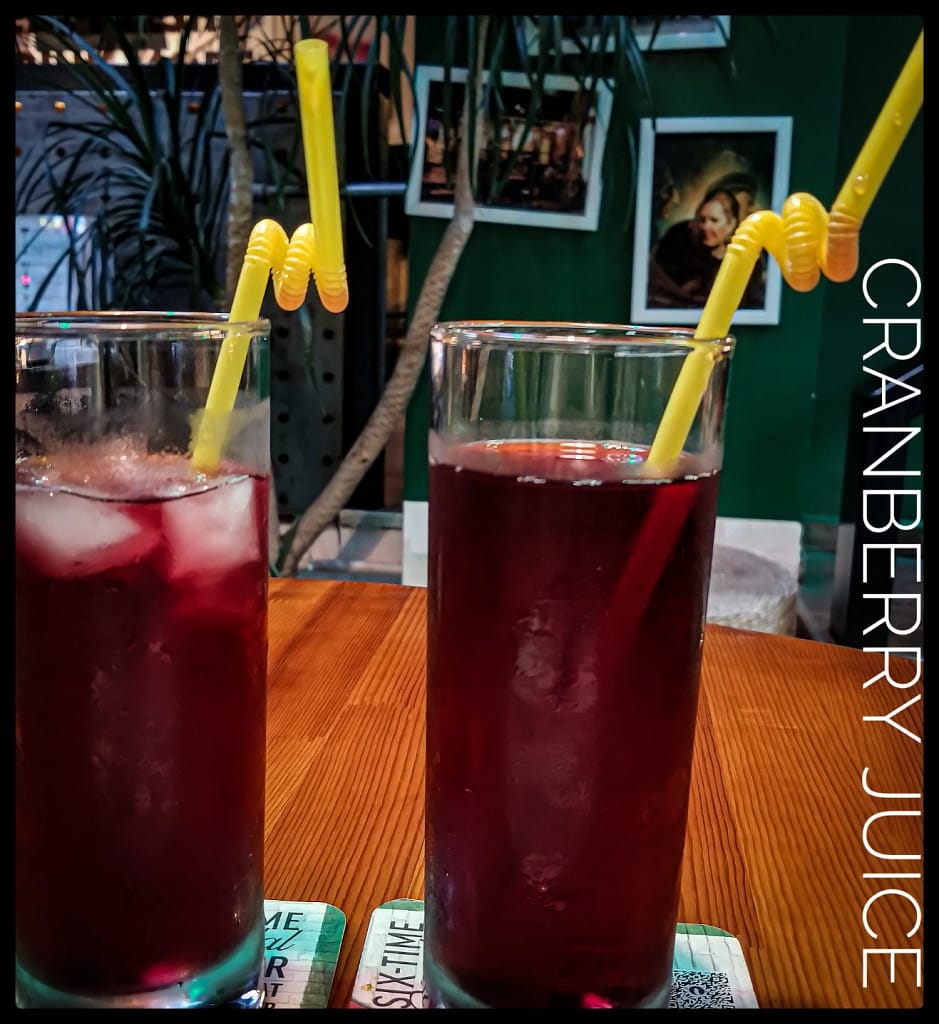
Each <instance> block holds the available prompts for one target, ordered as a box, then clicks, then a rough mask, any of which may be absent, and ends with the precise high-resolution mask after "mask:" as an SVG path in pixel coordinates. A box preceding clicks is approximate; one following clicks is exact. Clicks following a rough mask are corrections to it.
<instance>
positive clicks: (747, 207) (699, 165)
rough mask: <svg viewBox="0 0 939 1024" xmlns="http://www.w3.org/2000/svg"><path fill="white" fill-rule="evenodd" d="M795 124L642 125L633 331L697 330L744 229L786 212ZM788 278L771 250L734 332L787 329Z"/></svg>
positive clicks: (696, 121) (699, 120) (755, 120)
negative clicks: (758, 217)
mask: <svg viewBox="0 0 939 1024" xmlns="http://www.w3.org/2000/svg"><path fill="white" fill-rule="evenodd" d="M791 146H792V118H791V117H723V118H715V117H673V118H656V119H655V120H651V119H644V120H643V121H641V122H640V127H639V179H638V180H639V184H638V188H637V190H636V231H635V243H634V255H633V282H632V311H631V317H632V320H633V322H634V323H640V324H641V323H647V324H691V325H694V324H697V322H698V319H699V317H700V315H701V310H702V309H703V308H704V303H705V301H706V300H707V297H708V295H709V294H710V291H711V286H712V285H713V283H714V278H715V277H716V276H717V271H718V269H719V268H720V261H721V259H722V258H723V256H724V253H725V251H726V245H727V242H729V241H730V239H731V237H732V236H733V233H734V231H736V229H737V226H738V224H740V222H741V221H743V220H744V219H745V218H746V217H747V216H748V215H749V214H751V213H754V212H756V211H757V210H766V209H770V210H775V211H776V212H777V213H778V212H779V211H780V210H781V209H782V204H783V201H784V200H785V199H786V196H787V195H788V191H789V158H790V151H791ZM781 293H782V275H781V274H780V271H779V267H778V266H777V264H776V262H775V260H773V259H772V258H771V257H769V256H768V255H767V253H766V252H765V251H764V252H763V253H762V254H761V256H760V258H759V259H758V260H757V263H756V265H755V266H754V268H753V274H752V276H751V278H750V281H749V283H748V284H747V288H746V290H745V292H744V294H743V298H742V299H741V301H740V304H739V305H738V307H737V312H736V314H735V316H734V319H733V322H734V323H735V324H764V325H772V324H778V323H779V300H780V295H781Z"/></svg>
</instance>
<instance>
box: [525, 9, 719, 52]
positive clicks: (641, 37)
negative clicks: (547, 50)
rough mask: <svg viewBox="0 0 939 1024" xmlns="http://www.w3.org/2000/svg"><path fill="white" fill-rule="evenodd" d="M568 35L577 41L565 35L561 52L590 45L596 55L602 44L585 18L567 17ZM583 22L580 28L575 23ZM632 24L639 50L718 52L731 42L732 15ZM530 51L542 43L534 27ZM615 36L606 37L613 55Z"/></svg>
mask: <svg viewBox="0 0 939 1024" xmlns="http://www.w3.org/2000/svg"><path fill="white" fill-rule="evenodd" d="M564 18H565V21H566V22H567V23H568V26H569V27H568V32H570V31H571V27H572V28H573V31H574V32H576V34H577V36H578V37H579V43H578V40H575V39H572V38H571V37H570V35H566V36H565V37H564V38H563V39H562V40H561V52H562V53H580V52H581V51H582V49H583V48H584V47H586V46H589V47H590V49H591V50H592V51H593V52H594V53H595V52H596V51H597V49H598V48H599V47H600V46H601V45H602V44H601V42H600V38H599V33H597V32H592V31H591V29H590V22H591V21H592V20H593V19H590V18H588V17H587V16H584V17H582V18H577V16H576V15H565V16H564ZM575 18H577V20H578V21H580V22H582V24H583V28H580V27H579V26H578V24H577V21H575ZM629 24H630V27H631V28H632V31H633V35H634V36H635V37H636V43H637V44H638V46H639V49H640V50H652V51H654V52H655V53H658V52H659V51H660V50H715V49H720V48H721V47H724V46H727V44H728V42H729V41H730V15H729V14H634V15H630V17H629ZM527 45H528V52H529V54H531V55H532V56H536V55H537V54H538V52H539V46H540V40H539V38H538V28H537V26H536V25H532V26H530V28H529V31H528V38H527ZM615 45H616V44H615V41H614V38H613V35H612V33H608V34H607V37H606V45H605V49H606V51H607V52H609V53H612V51H613V49H614V48H615Z"/></svg>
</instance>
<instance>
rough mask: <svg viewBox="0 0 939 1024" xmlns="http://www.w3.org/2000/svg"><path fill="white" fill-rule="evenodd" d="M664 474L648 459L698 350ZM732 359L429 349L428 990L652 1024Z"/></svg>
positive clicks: (433, 996)
mask: <svg viewBox="0 0 939 1024" xmlns="http://www.w3.org/2000/svg"><path fill="white" fill-rule="evenodd" d="M695 346H697V347H703V348H704V349H705V350H706V351H707V352H708V353H709V355H710V357H711V359H712V360H713V369H712V371H711V373H710V379H709V383H708V385H707V388H706V391H705V393H704V395H703V398H702V401H701V405H700V408H699V411H698V413H697V416H696V419H695V422H694V425H693V427H692V430H691V433H690V435H689V437H688V440H687V442H686V444H685V447H684V451H683V452H682V454H681V456H680V457H679V458H678V459H677V460H675V461H674V462H672V463H670V464H667V465H658V466H651V465H649V464H648V463H647V461H646V457H647V453H648V450H649V447H650V445H651V442H652V440H653V437H654V435H655V431H656V428H657V426H658V424H659V422H660V420H661V418H662V413H663V411H664V409H665V405H666V402H667V400H668V397H669V395H670V393H671V390H672V386H673V385H674V383H675V379H676V377H677V376H678V372H679V370H680V369H681V366H682V364H683V362H684V360H685V359H686V358H687V357H688V355H689V353H690V352H691V351H692V349H693V347H695ZM732 347H733V342H732V339H729V338H724V339H719V340H715V341H706V342H693V341H692V332H691V331H682V330H672V329H664V328H663V329H660V328H645V327H642V328H640V327H618V326H605V325H592V324H576V323H567V324H565V323H559V324H545V323H541V324H539V323H534V324H515V323H449V324H439V325H437V326H436V327H435V328H434V329H433V331H432V332H431V376H432V392H433V399H432V401H433V405H432V415H431V432H430V495H429V515H430V537H429V542H430V546H429V564H428V571H429V575H428V607H429V614H428V693H427V760H426V769H427V772H426V783H427V796H426V874H425V915H426V923H425V928H426V938H425V963H424V979H425V986H426V988H427V992H428V995H429V999H430V1003H431V1005H432V1006H435V1007H521V1008H524V1007H543V1008H550V1007H582V1008H604V1007H654V1006H665V1005H667V1003H668V997H669V990H670V985H671V975H672V956H673V947H674V941H675V926H676V918H677V908H678V897H679V881H680V873H681V863H682V851H683V846H684V841H685V827H686V818H687V809H688V793H689V784H690V773H691V757H692V747H693V742H694V733H695V716H696V709H697V700H698V678H699V668H700V657H701V648H702V639H703V627H704V621H705V611H706V603H707V589H708V581H709V574H710V563H711V549H712V542H713V532H714V520H715V514H716V505H717V492H718V483H719V478H720V468H721V453H722V442H721V430H722V413H723V405H724V394H725V385H726V378H727V367H728V358H729V356H730V354H731V351H732Z"/></svg>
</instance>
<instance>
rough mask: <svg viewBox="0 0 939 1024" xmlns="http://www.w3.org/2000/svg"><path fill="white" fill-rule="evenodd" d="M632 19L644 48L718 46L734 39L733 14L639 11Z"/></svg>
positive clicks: (633, 27)
mask: <svg viewBox="0 0 939 1024" xmlns="http://www.w3.org/2000/svg"><path fill="white" fill-rule="evenodd" d="M629 20H630V23H631V24H632V29H633V33H634V35H635V36H636V42H637V43H638V44H639V49H640V50H649V49H651V50H653V51H654V52H656V53H657V52H658V51H659V50H715V49H720V48H721V47H723V46H726V45H727V43H728V41H729V40H730V15H729V14H666V15H656V14H635V15H633V16H632V17H631V18H630V19H629ZM656 23H658V26H659V28H658V31H657V32H656V31H655V26H656ZM653 35H654V38H653Z"/></svg>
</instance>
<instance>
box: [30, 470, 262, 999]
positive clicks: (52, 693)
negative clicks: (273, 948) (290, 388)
mask: <svg viewBox="0 0 939 1024" xmlns="http://www.w3.org/2000/svg"><path fill="white" fill-rule="evenodd" d="M267 488H268V483H267V480H265V479H259V478H252V477H251V476H250V475H248V474H246V473H244V472H239V471H237V469H235V468H233V467H226V471H224V472H222V473H221V474H219V476H218V477H214V478H212V479H211V480H208V481H206V480H203V481H202V482H201V483H196V482H194V480H193V479H192V477H191V476H190V475H189V471H188V469H187V464H186V463H185V462H184V461H183V460H182V459H178V460H176V459H172V458H167V457H150V458H148V459H147V460H145V461H144V462H143V463H139V462H135V463H134V464H133V469H132V470H131V469H129V468H124V466H123V465H122V464H121V462H120V460H119V459H117V458H115V459H114V460H113V461H110V462H109V461H108V460H107V459H102V460H101V461H100V462H92V463H88V462H87V460H75V461H74V462H72V461H70V460H68V459H62V458H58V459H57V460H56V462H55V465H50V464H48V463H47V462H44V461H42V460H30V461H26V462H22V463H20V464H19V465H18V466H17V490H16V622H17V625H16V943H17V959H18V963H19V964H20V966H21V967H22V968H23V969H24V970H26V971H28V972H29V974H30V975H31V976H32V977H33V978H35V979H36V980H37V981H38V982H40V983H41V984H43V985H45V986H48V987H49V988H50V989H52V990H54V991H59V992H64V993H73V994H82V993H87V994H88V995H90V996H94V997H96V998H100V997H102V996H106V995H108V994H113V995H119V994H121V993H127V992H142V991H146V990H156V989H161V988H166V987H176V986H179V987H180V988H181V987H182V986H184V985H185V984H186V982H187V980H190V979H192V978H194V977H198V975H199V974H200V972H203V971H205V970H207V969H209V968H211V967H213V966H214V965H219V964H221V963H223V962H224V961H225V960H226V958H230V957H232V956H234V955H236V954H237V955H239V956H242V957H244V958H246V959H247V960H248V961H249V962H250V958H251V956H252V953H251V948H250V947H251V945H252V944H254V945H255V947H256V950H257V964H258V967H260V963H261V955H262V942H263V889H262V870H263V849H262V843H263V836H264V756H265V671H266V657H267V578H268V564H267V525H266V524H267V509H268V491H267ZM246 944H247V946H246ZM239 950H240V951H241V953H240V954H239V953H238V951H239ZM193 998H197V996H193Z"/></svg>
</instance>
